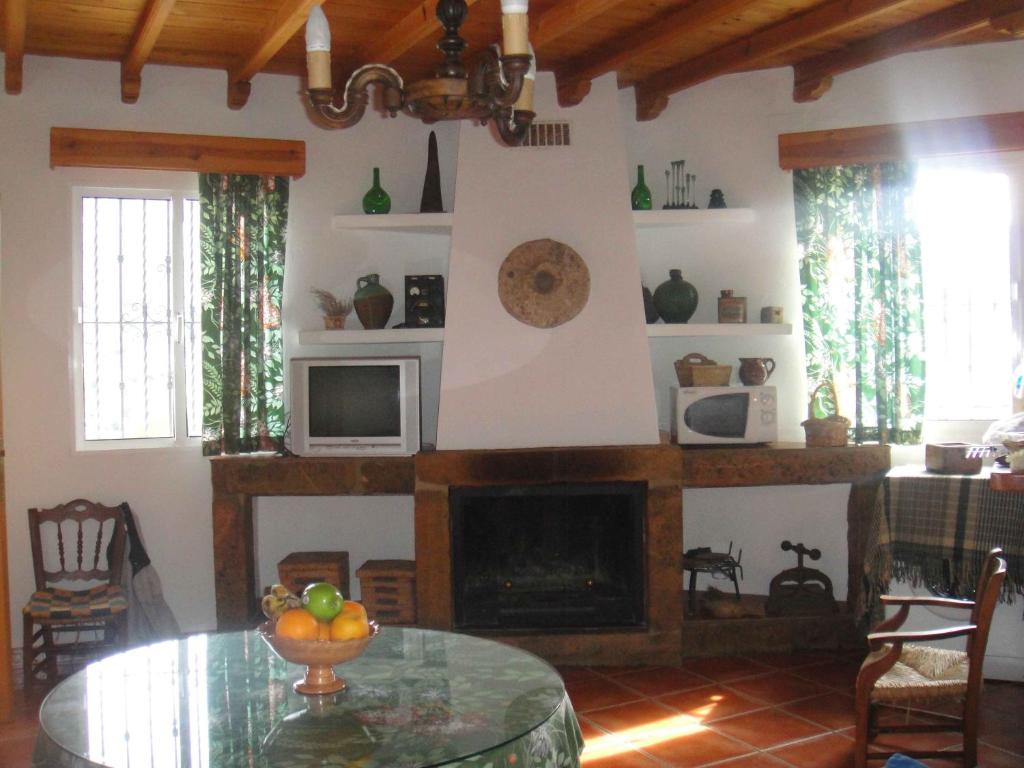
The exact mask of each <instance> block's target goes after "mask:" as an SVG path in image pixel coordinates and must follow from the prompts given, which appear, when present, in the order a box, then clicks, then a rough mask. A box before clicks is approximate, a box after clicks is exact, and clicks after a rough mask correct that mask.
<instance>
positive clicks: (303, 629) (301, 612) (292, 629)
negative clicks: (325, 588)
mask: <svg viewBox="0 0 1024 768" xmlns="http://www.w3.org/2000/svg"><path fill="white" fill-rule="evenodd" d="M274 634H275V635H277V636H278V637H288V638H291V639H292V640H316V639H317V638H318V637H319V635H320V622H319V621H317V620H316V617H314V616H313V614H311V613H310V612H309V611H307V610H306V609H305V608H290V609H288V610H287V611H285V612H284V613H282V614H281V617H280V618H279V619H278V620H277V624H275V625H274Z"/></svg>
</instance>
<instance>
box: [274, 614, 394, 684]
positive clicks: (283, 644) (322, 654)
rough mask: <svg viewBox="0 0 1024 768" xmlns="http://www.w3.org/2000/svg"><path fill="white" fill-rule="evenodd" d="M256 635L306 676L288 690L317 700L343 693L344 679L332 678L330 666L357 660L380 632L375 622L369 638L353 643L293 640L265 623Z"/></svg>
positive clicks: (332, 670) (332, 668)
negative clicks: (299, 667) (304, 668)
mask: <svg viewBox="0 0 1024 768" xmlns="http://www.w3.org/2000/svg"><path fill="white" fill-rule="evenodd" d="M256 632H257V633H258V634H259V636H260V637H261V638H263V642H265V643H266V644H267V645H269V646H270V649H271V650H272V651H273V652H274V653H275V654H276V655H277V656H278V657H279V658H282V659H284V660H285V661H290V662H291V663H292V664H303V665H305V667H306V675H305V677H304V678H303V679H302V680H296V681H295V683H294V685H293V686H292V687H293V688H294V689H295V691H296V692H297V693H303V694H306V695H309V696H321V695H324V694H328V693H337V692H338V691H342V690H344V689H345V680H344V678H341V677H338V676H337V675H336V674H334V665H335V664H343V663H345V662H346V661H352V659H354V658H356V657H358V656H360V655H361V654H362V653H363V651H365V650H366V647H367V646H368V645H369V644H370V643H371V642H372V641H373V638H375V637H376V636H377V634H378V633H379V632H380V627H379V626H378V624H377V622H375V621H371V622H370V634H369V635H367V636H366V637H361V638H359V639H357V640H295V639H292V638H290V637H278V636H277V635H275V634H274V624H273V622H269V621H268V622H265V623H263V624H260V626H259V627H257V628H256Z"/></svg>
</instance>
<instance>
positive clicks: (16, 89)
mask: <svg viewBox="0 0 1024 768" xmlns="http://www.w3.org/2000/svg"><path fill="white" fill-rule="evenodd" d="M26 5H27V0H7V1H6V3H5V4H4V89H5V90H6V91H7V92H8V93H10V94H17V93H21V67H22V62H23V61H24V59H25V15H26Z"/></svg>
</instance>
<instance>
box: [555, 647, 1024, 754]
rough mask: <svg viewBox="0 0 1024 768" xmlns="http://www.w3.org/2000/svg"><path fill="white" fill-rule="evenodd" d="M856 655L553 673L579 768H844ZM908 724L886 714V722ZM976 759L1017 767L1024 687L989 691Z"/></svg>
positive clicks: (1023, 731) (1023, 743) (938, 738)
mask: <svg viewBox="0 0 1024 768" xmlns="http://www.w3.org/2000/svg"><path fill="white" fill-rule="evenodd" d="M860 658H861V657H860V654H857V653H849V652H843V653H822V652H813V653H811V652H808V653H793V654H772V655H764V656H756V657H749V658H744V657H723V658H711V659H689V660H687V661H686V662H684V664H683V665H682V667H681V668H676V667H632V668H631V667H615V668H610V667H594V668H586V667H561V668H559V671H560V672H561V673H562V676H563V678H564V679H565V681H566V689H567V690H568V691H569V698H570V699H571V700H572V702H573V706H574V707H575V709H576V714H577V716H578V717H579V721H580V726H581V727H582V729H583V735H584V738H585V739H586V742H587V747H586V750H585V751H584V753H583V766H584V768H613V767H614V768H633V767H634V766H636V767H637V768H676V767H680V768H698V766H714V767H715V768H786V767H787V766H789V768H846V767H847V766H852V765H853V723H854V718H853V683H854V680H855V679H856V677H857V669H858V668H859V666H860ZM906 717H907V713H906V712H904V711H898V712H897V711H893V712H891V713H888V714H886V715H883V720H885V719H887V720H896V719H904V718H906ZM888 738H889V739H890V741H889V742H887V743H891V744H892V745H893V747H894V748H897V749H898V748H900V747H901V746H902V748H904V749H908V748H912V747H913V746H914V745H916V744H926V745H927V748H931V749H946V748H949V747H951V746H953V747H955V746H957V745H958V744H959V741H958V739H959V737H958V736H957V735H956V734H952V735H950V736H948V737H947V735H945V734H927V735H924V736H910V735H899V736H889V737H888ZM896 739H902V741H898V742H897V741H896ZM979 752H980V765H981V766H982V768H1009V766H1015V767H1016V768H1021V766H1024V686H1021V685H1017V684H1014V683H1002V682H996V681H990V682H988V683H986V685H985V691H984V694H983V695H982V700H981V745H980V747H979ZM923 762H925V764H927V765H929V766H934V768H953V767H954V766H960V765H961V763H960V761H959V760H925V761H923ZM883 764H884V763H883V761H876V762H873V763H872V764H871V765H873V766H876V768H880V767H881V766H882V765H883Z"/></svg>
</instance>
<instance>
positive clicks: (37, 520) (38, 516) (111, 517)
mask: <svg viewBox="0 0 1024 768" xmlns="http://www.w3.org/2000/svg"><path fill="white" fill-rule="evenodd" d="M28 523H29V537H30V539H31V541H32V565H33V568H34V570H35V579H36V591H35V592H33V593H32V597H31V599H30V600H29V602H28V604H27V605H26V606H25V607H24V608H23V609H22V619H23V625H24V639H23V645H22V648H23V651H22V652H23V662H22V663H23V666H24V676H25V690H26V691H29V690H30V689H31V686H32V685H34V684H35V683H37V682H40V679H39V677H38V675H39V674H40V673H44V674H45V678H44V679H45V682H46V683H47V684H49V685H52V684H53V683H55V682H56V681H57V675H58V670H57V657H58V656H60V655H69V656H73V657H78V658H79V659H81V658H88V657H90V656H97V655H100V654H102V653H103V652H108V651H113V650H117V649H118V648H120V647H122V646H123V645H124V642H125V640H126V632H125V629H126V623H125V619H126V617H127V610H128V601H127V598H126V597H125V594H124V592H123V590H122V589H121V570H122V566H123V565H124V547H125V538H126V532H125V524H124V515H123V513H122V512H121V510H120V509H119V508H118V507H105V506H103V505H102V504H95V503H93V502H91V501H86V500H85V499H76V500H74V501H70V502H68V503H67V504H61V505H60V506H57V507H54V508H52V509H30V510H29V511H28ZM44 540H45V545H46V547H45V549H44ZM49 564H52V565H56V566H57V567H56V568H52V569H50V568H47V567H46V566H47V565H49ZM83 582H84V584H82V583H83ZM79 584H82V585H83V586H84V588H83V589H71V588H70V587H72V586H74V587H78V586H79ZM83 634H84V635H85V637H84V638H83ZM69 635H70V638H69Z"/></svg>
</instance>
